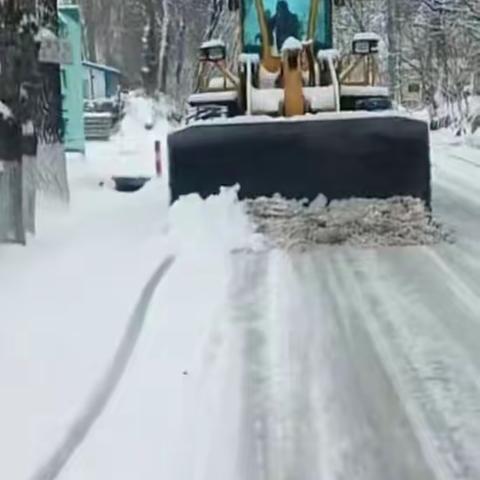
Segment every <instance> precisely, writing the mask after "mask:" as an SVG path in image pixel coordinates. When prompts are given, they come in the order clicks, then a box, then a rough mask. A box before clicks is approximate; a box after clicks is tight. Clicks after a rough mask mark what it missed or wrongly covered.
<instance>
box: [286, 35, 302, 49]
mask: <svg viewBox="0 0 480 480" xmlns="http://www.w3.org/2000/svg"><path fill="white" fill-rule="evenodd" d="M299 50H303V45H302V42H301V41H300V40H297V39H296V38H295V37H288V38H287V39H286V40H285V41H284V42H283V45H282V52H287V51H299Z"/></svg>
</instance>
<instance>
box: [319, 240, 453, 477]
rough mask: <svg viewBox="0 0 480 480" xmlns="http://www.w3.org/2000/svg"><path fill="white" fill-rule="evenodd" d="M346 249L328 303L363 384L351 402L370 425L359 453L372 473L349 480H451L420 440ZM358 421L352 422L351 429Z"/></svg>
mask: <svg viewBox="0 0 480 480" xmlns="http://www.w3.org/2000/svg"><path fill="white" fill-rule="evenodd" d="M346 248H347V247H342V250H341V251H339V250H336V251H333V252H332V254H331V255H330V256H329V258H328V260H327V263H326V266H327V269H328V270H329V272H330V273H329V278H330V283H331V290H330V292H329V294H330V295H329V297H330V298H331V299H332V301H333V302H334V303H335V304H336V305H337V307H336V308H337V311H338V314H337V321H338V322H339V323H341V324H342V325H343V330H344V332H345V337H346V338H347V339H348V340H347V341H346V342H345V345H346V347H347V348H346V354H347V355H349V356H350V363H351V367H350V369H351V371H352V373H350V376H352V375H353V374H354V373H355V375H356V378H355V377H353V380H352V381H356V382H357V384H358V385H357V390H356V392H355V391H352V392H351V394H352V395H351V397H352V398H351V399H350V402H351V403H352V404H353V405H355V403H357V404H358V405H359V408H358V410H357V413H358V416H360V418H365V419H368V420H367V421H366V423H365V426H364V435H366V436H365V437H364V442H362V443H361V444H360V445H359V448H358V450H359V451H361V452H362V455H369V456H370V458H369V461H370V469H371V472H370V473H368V472H365V471H363V472H361V474H358V473H357V472H348V473H349V474H350V475H347V476H346V477H345V478H362V479H363V478H365V479H371V478H375V479H377V478H378V479H387V478H388V479H397V478H398V479H412V480H416V479H419V478H422V479H428V478H430V479H433V478H435V479H442V480H443V479H448V478H449V476H448V475H446V474H445V471H444V470H443V469H442V468H441V467H439V466H438V464H437V462H436V459H435V456H434V455H432V451H431V450H430V449H428V448H425V445H424V442H422V439H421V437H420V438H419V435H418V433H419V428H418V425H419V418H418V416H417V415H416V410H415V409H414V408H413V405H412V402H411V401H410V399H409V398H408V396H406V395H405V391H404V389H402V388H401V384H400V382H399V381H398V377H397V376H396V372H395V368H394V366H395V362H396V359H395V358H394V357H392V355H391V353H390V352H389V350H388V348H387V346H386V344H385V342H383V341H382V339H381V337H379V335H378V332H377V331H376V330H375V329H372V325H371V322H372V313H373V312H372V311H371V309H370V306H369V303H368V301H367V297H366V295H365V292H364V291H363V285H365V282H361V283H359V282H358V280H357V279H356V278H355V277H354V275H353V272H352V265H353V263H352V260H351V259H350V258H349V257H348V254H346V252H345V251H344V249H346ZM359 252H361V251H359ZM351 408H354V407H351ZM358 421H359V420H358V419H357V418H356V417H353V419H352V424H355V422H357V423H358ZM366 433H368V434H366ZM398 452H402V455H401V456H399V455H398ZM355 454H357V455H358V452H357V451H355ZM362 475H363V476H362Z"/></svg>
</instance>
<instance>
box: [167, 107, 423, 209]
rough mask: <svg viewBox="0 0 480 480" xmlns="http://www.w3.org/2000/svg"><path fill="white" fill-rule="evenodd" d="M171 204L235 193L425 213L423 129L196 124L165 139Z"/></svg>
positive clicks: (353, 123)
mask: <svg viewBox="0 0 480 480" xmlns="http://www.w3.org/2000/svg"><path fill="white" fill-rule="evenodd" d="M168 148H169V169H170V189H171V201H172V203H173V202H175V201H176V200H177V199H178V198H179V197H180V196H182V195H186V194H190V193H197V194H199V195H200V196H202V197H203V198H206V197H208V196H210V195H212V194H216V193H218V192H219V189H220V187H222V186H231V185H235V184H239V185H240V192H239V197H240V198H256V197H260V196H266V197H271V196H273V195H274V194H276V193H279V194H281V195H282V196H283V197H285V198H289V199H291V198H296V199H303V198H306V199H308V200H310V201H312V200H314V199H315V198H316V197H317V196H318V195H319V194H323V195H325V196H326V197H327V199H328V200H329V201H331V200H335V199H347V198H389V197H393V196H412V197H415V198H421V199H423V200H424V201H425V203H426V204H427V205H428V206H430V195H431V192H430V155H429V132H428V126H427V125H426V124H425V123H424V122H421V121H418V120H413V119H409V118H403V117H395V116H390V117H388V116H381V117H380V116H376V117H361V118H339V119H321V120H317V119H314V120H313V119H312V120H302V121H298V120H295V121H289V120H285V121H270V122H269V121H265V122H262V123H243V124H242V123H228V122H226V123H223V124H210V125H206V124H203V125H201V124H199V125H193V126H190V127H187V128H185V129H183V130H179V131H177V132H174V133H172V134H170V136H169V139H168Z"/></svg>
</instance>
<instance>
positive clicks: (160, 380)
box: [0, 122, 480, 480]
mask: <svg viewBox="0 0 480 480" xmlns="http://www.w3.org/2000/svg"><path fill="white" fill-rule="evenodd" d="M137 123H138V122H137ZM138 134H140V130H139V131H138ZM120 138H121V137H120ZM129 144H130V142H129V140H128V138H123V140H122V142H121V145H123V146H125V145H129ZM138 144H139V145H137V147H135V148H140V145H141V147H142V149H144V154H143V157H144V158H146V157H147V155H148V150H149V149H148V148H147V147H148V144H147V143H146V144H145V145H144V144H143V143H142V142H138ZM106 147H107V146H105V152H106V153H105V156H108V155H110V154H111V152H110V151H109V150H108V148H106ZM122 148H124V147H122ZM132 148H133V147H132ZM127 153H128V152H127ZM130 153H132V154H134V153H135V152H130ZM130 153H128V154H129V155H130ZM433 160H434V167H433V175H434V191H433V193H434V209H435V213H436V215H437V217H439V219H440V220H441V221H442V222H444V223H445V224H446V225H447V226H448V227H451V228H453V229H454V231H455V238H456V241H455V243H453V244H447V243H445V244H441V245H436V246H433V247H407V248H376V249H358V248H352V247H322V248H319V249H318V250H316V251H314V252H308V253H302V254H300V253H285V252H280V251H274V252H269V253H266V252H262V251H258V252H256V253H253V252H252V253H245V252H241V251H239V250H238V248H237V247H241V246H242V245H243V244H244V243H245V238H246V237H248V236H249V235H250V233H249V232H248V231H247V230H248V229H247V226H246V225H245V224H244V223H242V222H244V221H245V219H244V218H243V217H242V215H241V214H240V213H239V211H238V209H237V210H233V211H230V210H224V209H223V207H222V204H221V202H215V201H213V202H211V203H210V205H209V206H208V208H206V207H204V206H202V205H200V204H196V206H193V205H190V206H185V207H180V208H179V209H177V211H176V213H175V215H174V217H175V219H174V220H175V221H174V224H173V227H172V225H170V227H171V228H170V233H169V235H168V236H166V235H165V223H164V221H165V220H166V198H165V195H164V193H165V186H164V185H163V186H162V183H161V182H159V183H157V182H155V183H152V184H151V185H149V186H148V187H147V188H146V190H145V191H142V192H140V193H139V194H138V195H133V196H123V195H121V196H118V195H116V194H114V192H110V191H108V189H107V190H106V189H99V188H98V182H97V180H98V175H99V174H101V175H104V172H105V169H104V168H103V167H102V166H101V165H100V166H98V165H97V166H96V168H95V172H96V173H95V176H94V177H93V178H90V177H85V176H84V175H83V176H78V177H76V180H75V181H74V182H73V185H74V192H73V194H74V195H73V200H74V204H73V209H72V210H73V214H72V215H71V216H70V217H67V218H66V217H60V218H61V219H62V220H61V221H60V223H59V220H58V218H57V217H54V218H52V220H51V221H50V220H49V221H48V222H47V227H49V228H50V229H51V234H46V235H45V234H43V235H42V234H40V235H39V238H38V239H37V240H36V241H35V242H32V244H31V246H30V247H29V248H28V249H26V250H25V249H17V248H12V247H5V248H3V247H2V249H0V260H2V261H3V264H1V265H0V284H1V287H2V288H1V289H0V294H1V295H2V296H1V308H2V310H1V312H2V313H1V315H2V322H1V325H0V390H1V405H2V408H1V409H0V424H1V427H2V428H1V429H0V451H1V452H3V453H2V455H1V456H2V461H0V478H8V479H9V480H30V479H32V478H34V475H35V474H38V473H39V469H40V468H41V467H42V466H43V465H45V462H46V461H48V459H49V458H50V457H51V455H52V454H53V453H54V452H55V450H56V449H57V448H58V447H59V445H60V446H61V445H62V442H63V441H64V439H65V438H68V435H69V434H71V433H72V432H71V430H69V428H71V427H72V425H76V422H77V421H78V419H79V418H81V415H82V414H84V412H85V406H86V405H87V404H88V401H89V400H90V399H91V398H92V393H93V392H95V390H96V389H97V388H98V381H99V380H101V379H102V378H103V377H104V375H105V373H106V372H108V368H109V367H110V362H111V360H112V358H113V356H114V354H115V351H116V348H117V347H118V345H119V342H120V340H121V339H122V338H123V336H124V334H125V331H126V328H127V327H128V318H129V315H130V313H131V312H132V311H133V309H134V306H135V304H136V302H137V301H138V299H139V297H140V292H141V291H142V288H143V285H144V284H145V282H147V280H148V278H150V277H151V275H152V273H153V272H154V271H155V269H156V268H157V267H158V265H159V264H160V263H161V261H162V260H163V259H164V258H166V256H167V255H168V254H169V252H172V251H173V252H176V254H177V255H176V260H175V263H174V264H173V266H172V267H171V269H170V271H169V272H168V274H167V275H166V276H165V278H164V279H163V280H162V281H161V282H160V284H159V285H158V287H157V289H156V291H155V293H154V294H153V298H152V299H151V302H150V308H149V311H148V312H147V314H146V316H145V318H143V317H142V321H144V324H143V331H142V332H141V334H140V336H139V338H138V341H137V343H136V346H135V349H134V350H133V352H132V356H131V358H130V361H129V363H128V365H127V367H126V371H125V374H124V375H123V377H122V379H121V380H120V382H119V384H118V387H117V388H116V389H115V390H114V391H113V394H112V396H111V397H110V398H109V401H108V403H107V405H106V406H105V408H104V410H103V412H102V414H101V415H100V417H99V418H98V419H97V420H96V422H95V423H94V424H93V426H92V428H91V429H90V431H89V433H88V435H87V436H86V438H85V440H84V441H83V443H81V444H80V445H79V448H78V450H76V451H75V452H74V454H73V456H72V457H71V458H70V460H69V461H68V462H67V464H66V465H65V467H64V469H63V470H62V471H61V472H60V474H59V475H58V477H56V478H58V479H59V480H105V479H109V478H114V479H115V480H134V479H135V480H151V479H152V480H153V479H171V480H207V479H208V480H343V479H349V480H350V479H359V480H367V479H368V480H420V479H421V480H429V479H435V480H447V479H448V480H450V479H462V480H478V479H479V478H480V455H479V454H478V451H479V450H478V446H479V445H480V349H479V348H478V345H479V339H480V216H479V210H480V154H479V153H478V150H474V149H473V148H470V147H466V146H462V147H460V146H453V145H450V144H448V142H447V141H446V139H445V138H444V137H443V136H441V135H438V136H435V137H434V142H433ZM477 164H478V165H477ZM122 168H123V167H122ZM75 192H77V193H75ZM192 207H194V208H192ZM172 228H173V231H172ZM243 237H245V238H243ZM232 250H233V252H234V253H232ZM144 306H145V305H144ZM38 478H42V480H53V478H54V477H48V476H46V477H38Z"/></svg>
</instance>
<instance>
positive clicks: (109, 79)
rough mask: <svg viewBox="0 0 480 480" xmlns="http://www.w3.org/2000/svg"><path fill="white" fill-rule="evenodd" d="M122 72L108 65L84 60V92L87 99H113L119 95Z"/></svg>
mask: <svg viewBox="0 0 480 480" xmlns="http://www.w3.org/2000/svg"><path fill="white" fill-rule="evenodd" d="M121 76H122V74H121V72H120V70H117V69H116V68H113V67H109V66H107V65H100V64H98V63H93V62H83V94H84V97H85V99H86V100H101V99H111V98H114V97H116V96H117V95H118V91H119V87H120V80H121Z"/></svg>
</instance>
